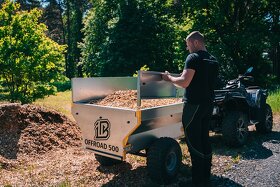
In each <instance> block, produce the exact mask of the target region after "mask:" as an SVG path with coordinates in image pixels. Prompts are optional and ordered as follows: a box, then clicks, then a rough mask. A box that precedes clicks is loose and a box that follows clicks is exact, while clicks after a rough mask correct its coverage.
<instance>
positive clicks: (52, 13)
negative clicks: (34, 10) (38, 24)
mask: <svg viewBox="0 0 280 187" xmlns="http://www.w3.org/2000/svg"><path fill="white" fill-rule="evenodd" d="M44 2H45V3H48V5H47V6H46V7H45V8H44V13H43V20H44V23H45V24H46V25H47V27H48V31H47V35H48V36H49V37H50V38H51V39H53V40H54V41H56V42H57V43H59V44H65V30H64V24H63V17H62V14H63V10H62V7H61V6H60V5H59V4H58V2H57V1H56V0H46V1H44Z"/></svg>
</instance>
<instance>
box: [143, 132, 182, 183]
mask: <svg viewBox="0 0 280 187" xmlns="http://www.w3.org/2000/svg"><path fill="white" fill-rule="evenodd" d="M181 163H182V151H181V147H180V145H179V143H178V142H177V141H176V140H174V139H172V138H168V137H164V138H159V139H157V140H156V141H155V142H154V143H153V144H152V145H151V146H150V148H149V150H148V154H147V168H148V172H149V175H150V177H151V179H152V180H153V181H155V182H157V183H159V184H170V183H171V182H173V181H174V180H175V179H176V176H177V174H178V172H179V170H180V167H181Z"/></svg>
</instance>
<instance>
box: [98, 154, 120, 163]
mask: <svg viewBox="0 0 280 187" xmlns="http://www.w3.org/2000/svg"><path fill="white" fill-rule="evenodd" d="M95 159H96V160H97V161H98V162H99V163H100V165H101V166H113V165H116V164H119V163H122V160H116V159H113V158H109V157H105V156H101V155H97V154H95Z"/></svg>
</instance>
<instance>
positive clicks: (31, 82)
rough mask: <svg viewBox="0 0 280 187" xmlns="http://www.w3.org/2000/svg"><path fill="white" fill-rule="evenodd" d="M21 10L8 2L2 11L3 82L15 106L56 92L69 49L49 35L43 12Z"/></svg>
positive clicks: (0, 74) (0, 72)
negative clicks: (55, 84)
mask: <svg viewBox="0 0 280 187" xmlns="http://www.w3.org/2000/svg"><path fill="white" fill-rule="evenodd" d="M19 8H20V6H19V4H15V3H13V2H12V1H10V0H7V1H6V2H5V3H4V5H3V7H2V9H1V10H0V79H1V78H2V79H4V86H5V87H7V88H8V90H9V99H10V100H11V101H12V102H14V101H18V100H19V101H21V103H29V102H32V101H34V100H36V99H37V98H42V97H44V96H45V95H48V94H52V93H54V92H55V87H54V86H52V84H51V83H52V82H53V81H54V80H56V79H58V77H59V76H60V74H61V73H62V71H63V65H64V59H63V52H64V50H65V47H64V46H60V45H58V44H57V43H56V42H54V41H52V40H51V39H50V38H48V37H47V36H46V35H45V32H46V30H47V28H46V26H45V25H44V24H42V23H39V21H38V19H39V18H40V16H41V15H42V12H41V11H39V10H38V9H32V10H30V11H29V12H27V11H19Z"/></svg>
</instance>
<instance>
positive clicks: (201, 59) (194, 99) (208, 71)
mask: <svg viewBox="0 0 280 187" xmlns="http://www.w3.org/2000/svg"><path fill="white" fill-rule="evenodd" d="M184 69H193V70H195V74H194V76H193V79H192V81H191V83H190V85H189V86H188V87H187V88H186V90H185V95H184V98H183V100H184V102H188V103H191V104H207V103H211V102H213V99H214V88H215V85H216V81H217V76H218V62H217V60H216V58H215V57H214V56H212V55H211V54H209V53H208V52H207V51H198V52H196V53H191V54H189V55H188V57H187V59H186V62H185V68H184Z"/></svg>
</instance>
